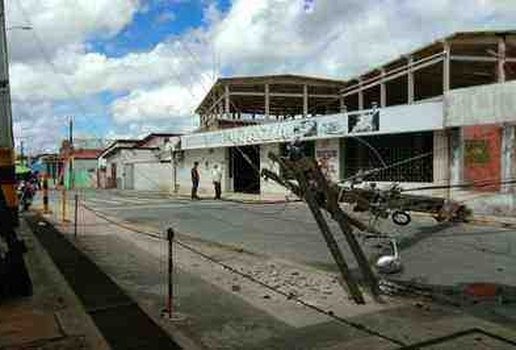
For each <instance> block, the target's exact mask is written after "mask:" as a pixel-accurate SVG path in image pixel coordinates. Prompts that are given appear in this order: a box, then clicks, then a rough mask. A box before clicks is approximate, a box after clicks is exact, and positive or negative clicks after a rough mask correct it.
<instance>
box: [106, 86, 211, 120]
mask: <svg viewBox="0 0 516 350" xmlns="http://www.w3.org/2000/svg"><path fill="white" fill-rule="evenodd" d="M206 93H207V91H206V90H205V87H204V85H203V83H201V82H199V83H198V84H197V85H195V86H192V87H191V88H190V87H188V86H180V85H178V84H175V83H171V84H166V85H162V86H159V87H157V88H155V89H152V90H143V89H139V90H133V91H131V93H130V94H128V95H127V96H124V97H121V98H119V99H117V100H116V101H114V102H113V104H112V105H111V113H112V115H113V118H114V120H115V122H117V123H126V122H132V121H140V120H149V119H151V120H170V119H172V118H191V117H193V114H194V109H195V107H196V106H197V103H198V101H199V100H200V99H201V98H202V97H203V95H204V94H206Z"/></svg>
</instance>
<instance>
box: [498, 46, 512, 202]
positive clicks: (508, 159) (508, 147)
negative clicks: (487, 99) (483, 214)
mask: <svg viewBox="0 0 516 350" xmlns="http://www.w3.org/2000/svg"><path fill="white" fill-rule="evenodd" d="M505 60H506V45H505V38H503V37H501V38H498V74H497V75H498V82H499V83H504V82H505ZM513 158H514V126H512V125H508V124H504V125H503V127H502V152H501V159H500V166H501V175H502V176H501V180H502V182H504V181H510V180H512V175H513ZM500 191H501V192H502V193H510V192H513V190H512V186H511V185H501V186H500Z"/></svg>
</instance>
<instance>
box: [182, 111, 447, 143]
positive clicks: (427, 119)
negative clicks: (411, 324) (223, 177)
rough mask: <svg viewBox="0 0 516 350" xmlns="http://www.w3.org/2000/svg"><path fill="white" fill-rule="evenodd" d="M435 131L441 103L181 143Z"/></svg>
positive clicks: (253, 129)
mask: <svg viewBox="0 0 516 350" xmlns="http://www.w3.org/2000/svg"><path fill="white" fill-rule="evenodd" d="M438 129H443V104H442V102H428V103H420V104H414V105H403V106H394V107H387V108H382V109H377V110H368V111H361V112H350V113H343V114H333V115H327V116H322V117H317V118H308V119H299V120H290V121H286V122H278V123H267V124H262V125H253V126H247V127H241V128H232V129H224V130H220V131H213V132H205V133H197V134H191V135H184V136H182V137H181V144H182V149H196V148H209V147H228V146H239V145H252V144H262V143H274V142H288V141H292V140H294V139H295V138H299V139H301V140H303V141H304V140H306V141H308V140H316V139H326V138H333V137H345V136H347V135H352V134H360V135H372V134H388V133H398V132H410V131H425V130H438Z"/></svg>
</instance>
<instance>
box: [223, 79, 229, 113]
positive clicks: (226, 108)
mask: <svg viewBox="0 0 516 350" xmlns="http://www.w3.org/2000/svg"><path fill="white" fill-rule="evenodd" d="M229 111H230V108H229V86H228V85H225V86H224V114H225V115H226V117H229Z"/></svg>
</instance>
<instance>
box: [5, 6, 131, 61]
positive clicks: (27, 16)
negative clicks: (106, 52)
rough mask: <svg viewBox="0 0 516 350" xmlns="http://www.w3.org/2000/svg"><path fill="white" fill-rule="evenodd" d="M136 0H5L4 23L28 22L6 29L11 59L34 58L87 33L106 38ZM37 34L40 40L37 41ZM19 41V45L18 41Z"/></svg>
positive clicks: (128, 16) (124, 21) (124, 22)
mask: <svg viewBox="0 0 516 350" xmlns="http://www.w3.org/2000/svg"><path fill="white" fill-rule="evenodd" d="M139 6H140V1H138V0H74V1H70V0H45V1H43V0H11V1H7V2H6V15H7V26H8V27H10V26H19V25H31V26H32V27H33V29H32V30H31V31H21V30H11V31H9V44H10V45H9V52H10V56H11V59H12V60H13V61H35V60H38V59H41V58H44V56H48V57H50V58H51V57H53V56H54V54H55V53H56V52H58V51H60V50H63V48H65V49H66V48H67V47H68V46H77V45H79V46H80V45H82V44H83V43H84V42H85V41H86V40H87V39H88V38H89V37H91V36H93V35H100V36H103V37H105V38H109V37H111V36H113V35H115V34H116V33H118V32H119V31H120V30H121V29H122V28H124V27H125V26H126V25H127V24H128V23H130V22H131V20H132V18H133V16H134V15H135V13H136V12H137V11H138V9H139ZM35 37H36V38H40V40H41V42H42V43H43V46H44V50H43V51H46V52H42V47H41V46H42V45H40V43H38V40H37V39H35ZM21 43H23V45H21Z"/></svg>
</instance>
